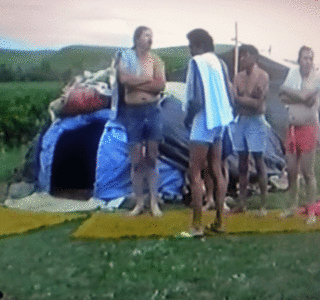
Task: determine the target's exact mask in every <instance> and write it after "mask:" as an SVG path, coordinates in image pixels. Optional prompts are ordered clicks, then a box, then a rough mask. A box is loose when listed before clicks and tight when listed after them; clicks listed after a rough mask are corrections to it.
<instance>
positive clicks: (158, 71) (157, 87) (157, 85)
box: [136, 58, 166, 94]
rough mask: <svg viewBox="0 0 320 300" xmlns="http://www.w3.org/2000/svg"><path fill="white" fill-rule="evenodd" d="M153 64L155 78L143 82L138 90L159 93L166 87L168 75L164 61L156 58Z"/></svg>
mask: <svg viewBox="0 0 320 300" xmlns="http://www.w3.org/2000/svg"><path fill="white" fill-rule="evenodd" d="M153 63H154V65H153V78H152V80H151V81H149V82H147V83H142V84H140V85H138V86H137V87H136V88H137V89H138V90H141V91H144V92H149V93H153V94H158V93H159V92H161V91H163V90H164V89H165V87H166V77H165V68H164V63H163V62H162V61H161V60H160V58H158V59H154V62H153Z"/></svg>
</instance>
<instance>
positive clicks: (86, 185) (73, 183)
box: [50, 121, 105, 198]
mask: <svg viewBox="0 0 320 300" xmlns="http://www.w3.org/2000/svg"><path fill="white" fill-rule="evenodd" d="M104 125H105V122H101V121H94V122H92V123H90V124H88V125H85V126H83V127H80V128H77V129H74V130H68V131H65V132H63V133H62V134H61V136H60V138H59V140H58V142H57V144H56V147H55V151H54V156H53V163H52V173H51V189H50V194H52V195H57V196H65V195H68V194H70V193H71V194H72V191H73V194H74V193H79V194H81V195H83V197H84V198H90V196H91V195H92V193H93V188H94V182H95V174H96V162H97V151H98V147H99V141H100V138H101V135H102V133H103V130H104Z"/></svg>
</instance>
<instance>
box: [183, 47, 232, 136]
mask: <svg viewBox="0 0 320 300" xmlns="http://www.w3.org/2000/svg"><path fill="white" fill-rule="evenodd" d="M197 71H199V73H200V77H201V81H202V84H203V90H204V98H205V99H204V102H205V111H206V125H207V128H208V129H209V130H211V129H213V128H215V127H218V126H225V125H228V124H229V123H230V122H231V121H232V120H233V115H232V108H231V106H230V102H229V98H228V93H227V88H226V86H225V81H224V76H223V71H222V66H221V63H220V61H219V59H218V57H217V56H216V55H215V54H214V53H212V52H207V53H204V54H201V55H196V56H195V57H194V58H193V59H192V60H191V61H190V63H189V67H188V74H187V92H186V97H187V99H186V101H185V104H186V105H187V103H188V101H192V100H193V99H194V98H195V97H196V95H195V89H194V85H193V82H194V80H195V76H196V74H197Z"/></svg>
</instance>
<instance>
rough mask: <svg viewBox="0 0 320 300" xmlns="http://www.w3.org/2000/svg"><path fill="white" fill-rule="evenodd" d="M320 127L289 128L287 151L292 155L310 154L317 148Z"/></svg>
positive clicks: (286, 143)
mask: <svg viewBox="0 0 320 300" xmlns="http://www.w3.org/2000/svg"><path fill="white" fill-rule="evenodd" d="M318 133H319V125H317V124H312V125H302V126H293V125H291V126H290V128H289V132H288V133H287V136H286V142H285V146H286V151H288V152H289V153H292V154H294V153H295V154H299V153H305V152H309V151H311V150H313V149H315V148H316V146H317V143H318Z"/></svg>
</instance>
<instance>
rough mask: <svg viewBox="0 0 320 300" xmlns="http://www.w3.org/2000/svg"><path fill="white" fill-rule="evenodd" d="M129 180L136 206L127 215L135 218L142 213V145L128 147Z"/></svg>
mask: <svg viewBox="0 0 320 300" xmlns="http://www.w3.org/2000/svg"><path fill="white" fill-rule="evenodd" d="M130 159H131V166H132V167H131V178H132V186H133V191H134V194H135V200H136V205H135V207H134V209H133V210H132V211H131V212H130V213H129V215H130V216H137V215H139V214H141V213H142V212H143V209H144V196H143V179H144V173H145V157H144V155H143V145H142V144H140V143H138V144H134V145H132V146H131V147H130Z"/></svg>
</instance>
